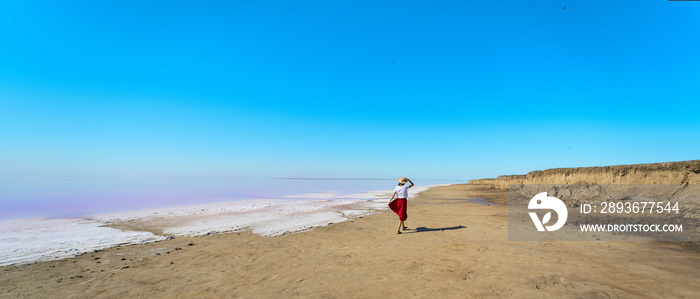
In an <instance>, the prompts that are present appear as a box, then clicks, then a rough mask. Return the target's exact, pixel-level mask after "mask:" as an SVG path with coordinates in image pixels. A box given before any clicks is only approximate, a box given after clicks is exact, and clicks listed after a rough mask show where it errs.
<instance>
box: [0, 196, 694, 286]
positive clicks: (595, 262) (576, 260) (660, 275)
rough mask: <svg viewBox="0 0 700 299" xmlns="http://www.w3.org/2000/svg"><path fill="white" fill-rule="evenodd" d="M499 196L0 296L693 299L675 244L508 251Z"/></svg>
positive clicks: (100, 268)
mask: <svg viewBox="0 0 700 299" xmlns="http://www.w3.org/2000/svg"><path fill="white" fill-rule="evenodd" d="M475 197H481V198H489V199H491V200H492V201H493V202H495V203H505V202H506V200H507V193H506V192H505V190H498V189H487V187H485V186H478V185H477V186H470V185H451V186H443V187H436V188H433V189H431V190H429V191H426V192H424V193H421V195H420V196H419V197H418V198H416V199H414V200H411V201H409V207H408V214H409V218H408V221H407V226H408V227H409V228H410V229H411V230H409V231H407V232H406V233H404V234H401V235H397V234H396V227H397V225H398V220H397V218H398V217H397V216H396V215H394V214H393V213H392V212H390V211H387V212H384V213H381V214H376V215H371V216H366V217H363V218H357V219H354V220H352V221H348V222H344V223H339V224H333V225H330V226H326V227H318V228H315V229H313V230H310V231H306V232H301V233H295V234H288V235H284V236H279V237H263V236H258V235H254V234H252V233H250V232H240V233H228V234H219V235H211V236H203V237H176V238H174V239H172V240H166V241H161V242H155V243H150V244H141V245H132V246H122V247H115V248H110V249H107V250H103V251H99V252H94V253H88V254H84V255H81V256H79V257H76V258H69V259H64V260H60V261H52V262H42V263H35V264H30V265H21V266H8V267H2V268H0V298H25V297H26V298H121V297H138V298H145V297H148V298H151V297H154V298H237V297H240V298H272V297H275V298H279V297H294V296H299V297H312V298H334V297H365V298H366V297H372V298H376V297H399V298H401V297H403V298H405V297H421V298H443V297H446V298H480V297H508V298H513V297H515V298H533V297H569V298H577V297H594V298H595V297H604V298H628V297H647V298H659V297H664V298H698V297H700V280H698V277H700V251H698V249H697V246H696V244H691V243H683V242H512V241H508V227H507V208H506V206H496V205H484V204H478V203H474V202H470V201H466V200H461V199H471V198H475Z"/></svg>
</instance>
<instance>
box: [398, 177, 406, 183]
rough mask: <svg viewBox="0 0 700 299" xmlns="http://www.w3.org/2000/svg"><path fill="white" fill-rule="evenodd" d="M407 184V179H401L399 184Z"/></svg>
mask: <svg viewBox="0 0 700 299" xmlns="http://www.w3.org/2000/svg"><path fill="white" fill-rule="evenodd" d="M406 182H408V179H407V178H399V183H402V184H405V183H406Z"/></svg>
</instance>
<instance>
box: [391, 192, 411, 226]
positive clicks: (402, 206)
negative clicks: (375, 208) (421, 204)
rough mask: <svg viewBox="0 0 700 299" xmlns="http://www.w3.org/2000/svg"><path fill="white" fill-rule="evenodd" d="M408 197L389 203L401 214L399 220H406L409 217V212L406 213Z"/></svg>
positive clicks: (395, 211)
mask: <svg viewBox="0 0 700 299" xmlns="http://www.w3.org/2000/svg"><path fill="white" fill-rule="evenodd" d="M406 206H407V204H406V199H405V198H397V199H396V200H394V201H392V202H390V203H389V208H390V209H391V210H392V211H394V213H396V215H399V220H401V221H406V219H408V214H407V213H406Z"/></svg>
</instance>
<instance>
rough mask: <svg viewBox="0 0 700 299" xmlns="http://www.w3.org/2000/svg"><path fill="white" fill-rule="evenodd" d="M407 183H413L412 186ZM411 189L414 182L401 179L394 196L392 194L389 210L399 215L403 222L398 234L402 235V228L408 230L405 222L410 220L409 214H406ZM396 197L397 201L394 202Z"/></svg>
mask: <svg viewBox="0 0 700 299" xmlns="http://www.w3.org/2000/svg"><path fill="white" fill-rule="evenodd" d="M406 182H408V183H411V185H406ZM411 187H413V182H411V180H409V179H408V178H400V179H399V185H398V186H396V188H394V194H392V195H391V198H390V199H389V208H390V209H391V210H392V211H394V213H396V215H399V221H401V222H399V230H398V231H397V232H396V233H397V234H400V233H401V228H403V230H407V229H408V228H407V227H406V225H404V223H403V222H404V221H406V219H408V214H407V213H406V208H407V207H406V206H407V202H406V199H407V198H408V188H411ZM394 196H396V200H394Z"/></svg>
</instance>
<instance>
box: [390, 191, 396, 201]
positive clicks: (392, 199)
mask: <svg viewBox="0 0 700 299" xmlns="http://www.w3.org/2000/svg"><path fill="white" fill-rule="evenodd" d="M394 196H396V191H394V194H392V195H391V198H389V202H392V201H394Z"/></svg>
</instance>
